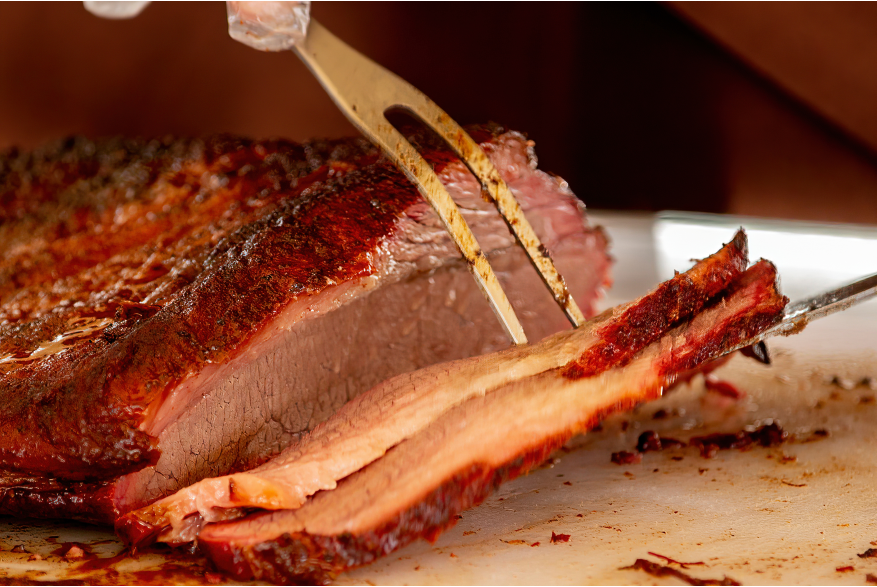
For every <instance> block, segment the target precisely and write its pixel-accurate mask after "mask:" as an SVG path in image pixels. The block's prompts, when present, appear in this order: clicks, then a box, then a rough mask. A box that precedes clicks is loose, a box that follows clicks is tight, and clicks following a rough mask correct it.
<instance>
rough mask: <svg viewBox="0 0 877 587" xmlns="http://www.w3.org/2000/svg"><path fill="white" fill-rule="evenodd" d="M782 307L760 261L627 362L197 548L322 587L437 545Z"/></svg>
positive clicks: (453, 425)
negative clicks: (349, 572) (584, 435)
mask: <svg viewBox="0 0 877 587" xmlns="http://www.w3.org/2000/svg"><path fill="white" fill-rule="evenodd" d="M787 302H788V300H787V299H786V298H785V297H783V296H782V295H780V294H779V292H778V290H777V287H776V271H775V269H774V267H773V266H772V265H771V264H770V263H767V262H765V261H761V262H759V263H757V264H755V265H754V266H753V267H751V268H750V269H748V270H747V271H746V272H745V273H744V274H743V275H741V276H740V277H739V278H738V279H736V280H735V281H734V282H733V283H732V284H731V286H730V288H729V289H728V291H727V292H726V294H725V295H723V296H722V297H721V300H720V301H719V302H717V303H714V304H711V305H708V306H707V307H706V308H705V309H703V310H702V311H701V312H699V313H697V314H696V315H695V316H694V318H692V319H691V320H690V321H688V322H686V323H684V324H682V325H679V326H677V327H675V328H674V329H672V330H670V331H669V332H667V334H665V335H664V336H662V337H661V338H660V339H659V340H657V341H655V342H653V343H651V344H650V345H648V346H646V347H645V348H644V349H643V350H642V351H640V352H639V353H637V354H636V355H635V356H634V357H633V358H632V359H631V360H630V361H629V362H623V364H622V365H618V366H611V365H607V366H606V368H604V369H603V370H601V371H600V372H598V373H595V374H593V375H591V376H584V377H571V376H570V374H569V373H568V372H567V369H566V368H564V367H561V368H554V369H549V370H546V371H543V372H542V373H538V374H536V375H531V376H526V377H522V378H520V379H518V380H515V381H512V382H510V383H508V384H505V385H501V386H499V387H497V388H496V389H493V390H491V391H490V392H489V393H486V394H484V395H480V396H477V397H473V398H470V399H468V400H466V401H464V402H462V403H460V404H459V405H457V406H455V407H453V408H451V409H450V410H448V411H446V412H445V413H443V414H442V415H441V416H439V417H438V418H436V419H435V420H434V421H433V422H432V423H431V424H430V425H428V426H426V427H425V428H423V429H422V430H420V431H419V432H417V433H416V434H414V435H412V436H411V437H410V438H407V439H406V440H404V441H402V442H401V443H400V444H398V445H397V446H395V447H394V448H393V449H392V450H390V451H388V452H387V453H386V454H385V455H384V456H383V457H381V458H380V459H378V460H376V461H374V462H372V463H371V464H370V465H368V466H366V467H365V468H363V469H361V470H359V471H358V472H356V473H354V474H352V475H350V476H349V477H347V478H345V479H343V480H342V481H341V482H339V483H338V486H337V487H336V488H335V489H334V490H331V491H323V492H320V493H318V494H317V495H315V496H314V497H313V499H311V500H309V501H307V502H306V503H305V504H304V505H303V506H302V507H300V508H298V509H286V510H279V511H274V512H264V513H257V514H252V515H249V516H247V517H244V518H242V519H239V520H235V521H231V522H217V523H211V524H207V525H205V526H204V528H203V529H202V530H201V531H200V534H199V535H198V541H199V544H200V545H201V546H202V547H203V548H205V549H206V551H207V552H208V554H209V555H210V557H211V559H212V560H213V561H214V563H215V564H217V566H219V567H220V568H222V569H223V570H225V571H226V572H229V573H231V574H232V575H233V576H234V577H236V578H238V579H253V578H255V579H259V580H266V581H272V582H290V581H292V582H298V581H321V582H322V581H326V580H329V579H331V578H332V577H333V576H334V575H335V574H337V573H338V572H340V571H343V570H345V569H348V568H351V567H355V566H359V565H362V564H366V563H368V562H371V561H373V560H375V558H377V557H379V556H382V555H386V554H388V553H389V552H392V551H394V550H396V549H397V548H400V547H401V546H404V545H405V544H407V543H409V542H411V541H412V540H415V539H417V538H426V539H429V540H434V539H435V538H436V537H437V536H438V535H439V534H440V533H441V532H442V531H443V530H444V529H446V528H448V527H450V526H453V525H454V524H455V523H456V520H457V516H458V515H459V514H460V513H461V512H462V511H463V510H465V509H467V508H469V507H472V506H474V505H477V504H478V503H480V502H481V501H483V500H484V499H485V498H486V497H487V496H488V495H490V493H491V492H492V491H493V490H494V489H496V487H498V486H499V485H500V484H501V483H502V482H504V481H506V480H508V479H512V478H514V477H516V476H518V475H520V474H521V473H523V472H526V471H527V470H529V469H531V468H532V467H534V466H536V465H538V464H539V463H541V462H542V461H543V460H544V459H546V458H547V457H548V456H549V455H550V454H551V452H552V451H554V450H556V449H557V448H559V447H560V446H561V445H563V443H564V442H565V441H566V440H568V439H569V438H570V437H571V436H572V435H574V434H576V433H579V432H582V431H585V430H588V429H589V428H591V427H593V426H594V425H595V424H597V423H598V422H599V421H600V420H601V419H602V418H604V417H605V416H607V415H608V414H610V413H613V412H615V411H618V410H624V409H630V408H632V407H633V406H635V405H637V404H639V403H642V402H644V401H649V400H653V399H656V398H658V397H660V396H661V394H662V392H663V390H665V389H666V388H667V387H668V386H671V385H672V384H673V383H674V381H675V378H676V375H677V374H678V373H685V372H686V371H689V370H691V369H694V368H696V367H697V366H698V365H702V364H704V363H706V362H707V361H710V360H711V359H714V358H716V357H717V356H719V355H721V354H722V353H723V352H724V351H725V350H726V349H729V348H732V347H733V346H734V345H736V344H738V343H739V342H742V341H744V340H746V339H748V338H749V337H751V336H754V335H755V334H757V333H758V332H761V331H762V330H764V329H766V328H768V327H770V326H771V325H773V324H775V323H776V322H777V321H778V320H779V319H781V317H782V312H783V309H784V307H785V305H786V303H787ZM586 326H587V325H586ZM587 350H588V349H587V348H584V349H582V352H583V353H587ZM477 360H479V359H470V361H477Z"/></svg>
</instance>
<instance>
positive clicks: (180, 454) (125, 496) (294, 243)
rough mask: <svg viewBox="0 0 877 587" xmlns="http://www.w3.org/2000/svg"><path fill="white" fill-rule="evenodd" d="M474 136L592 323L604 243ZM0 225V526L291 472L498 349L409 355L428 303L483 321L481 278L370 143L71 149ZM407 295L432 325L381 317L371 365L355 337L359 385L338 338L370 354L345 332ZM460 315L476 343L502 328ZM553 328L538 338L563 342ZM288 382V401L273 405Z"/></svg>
mask: <svg viewBox="0 0 877 587" xmlns="http://www.w3.org/2000/svg"><path fill="white" fill-rule="evenodd" d="M472 132H473V136H474V137H475V138H476V140H479V141H480V142H482V144H483V145H484V146H485V148H486V149H487V150H488V151H489V152H491V153H492V156H493V157H494V158H499V159H501V160H503V162H504V163H503V165H504V167H503V170H504V175H505V177H506V179H507V181H509V182H510V183H511V184H512V185H513V189H517V190H519V192H520V193H518V194H517V195H518V197H519V198H521V199H522V205H524V206H525V209H526V208H527V206H529V207H530V209H531V210H532V211H533V215H534V217H535V221H536V224H537V225H541V229H542V231H543V235H545V234H547V236H548V241H549V242H553V243H554V244H555V245H556V246H557V249H558V251H559V254H560V256H561V257H563V256H564V255H566V256H567V258H568V259H578V260H580V261H581V262H582V263H583V265H584V269H583V271H582V272H581V275H582V276H583V278H582V279H580V280H579V281H578V283H577V284H573V285H575V287H574V288H573V290H574V293H576V295H577V298H578V299H579V301H580V304H581V305H582V306H583V309H584V310H585V311H586V312H588V311H589V310H590V311H593V310H592V308H593V303H594V300H595V299H596V296H597V295H598V291H599V289H600V288H601V287H602V286H603V285H604V284H605V283H607V280H608V277H607V271H608V265H609V261H608V257H607V256H606V254H605V245H606V241H605V238H603V236H602V234H601V233H599V231H594V230H591V229H589V228H587V227H586V226H585V225H584V222H583V219H582V214H581V211H580V210H579V209H578V208H577V207H576V204H575V200H574V197H573V196H572V194H571V193H570V192H569V190H568V189H566V188H565V187H564V186H563V185H562V183H561V182H559V181H555V180H553V179H551V178H549V176H547V175H546V174H543V173H541V172H539V171H537V170H535V160H533V159H532V158H531V157H530V153H529V149H530V146H529V144H528V143H527V142H526V140H525V139H524V138H523V137H522V136H521V135H519V134H517V133H513V132H507V131H504V130H503V129H500V128H498V127H479V128H473V129H472ZM413 138H414V140H417V141H419V142H421V143H422V144H423V146H424V151H425V153H426V155H427V158H428V159H430V160H431V161H432V162H433V163H434V164H435V165H436V168H437V170H438V171H439V174H440V177H441V178H442V181H444V182H446V184H448V185H449V189H450V190H451V191H452V192H454V193H456V195H457V196H459V197H461V198H462V199H463V200H465V201H466V203H464V204H461V205H462V206H463V207H464V216H467V220H469V221H470V223H472V224H473V229H475V228H477V227H478V226H481V228H482V231H481V232H482V233H481V234H479V239H481V238H482V237H484V240H483V242H482V244H483V246H484V248H485V250H487V251H500V252H502V251H504V250H505V249H509V248H511V241H510V236H509V235H508V231H507V229H505V227H504V226H502V224H501V221H497V220H492V218H495V216H489V215H485V212H484V205H483V203H481V204H479V203H477V202H476V203H471V202H472V201H475V200H480V197H479V195H478V194H477V193H476V192H473V190H472V187H471V185H470V184H471V183H472V181H471V179H467V178H466V172H465V171H464V170H463V169H462V166H461V165H460V164H458V163H453V162H451V160H450V159H449V158H448V157H447V156H446V155H445V154H444V153H442V152H441V151H440V150H438V149H436V148H435V147H434V145H432V144H431V143H430V142H429V139H427V138H423V137H417V136H415V137H413ZM499 159H498V160H499ZM467 182H468V183H467ZM515 186H517V188H516V187H515ZM470 204H471V205H470ZM555 204H556V205H555ZM540 211H544V213H543V212H540ZM0 217H2V222H0V252H2V253H3V255H2V256H0V391H2V393H0V513H12V514H16V515H43V516H61V517H65V516H70V517H78V518H82V519H88V520H91V521H113V520H114V519H115V518H116V516H118V515H119V514H120V513H121V512H124V511H126V510H127V509H130V508H131V507H141V506H142V505H145V503H149V502H150V501H152V500H154V499H155V498H156V497H161V496H162V495H165V494H167V493H168V492H170V491H173V490H175V489H176V488H177V487H179V486H180V485H181V484H188V483H192V482H195V481H197V480H198V479H200V478H201V477H203V476H205V475H216V474H222V473H226V472H228V471H229V470H230V469H232V468H240V467H243V466H252V465H253V464H258V463H259V462H262V461H264V460H265V459H267V458H270V457H271V456H274V455H275V454H276V453H277V452H278V451H279V450H281V449H282V448H283V447H284V446H285V445H286V444H288V443H289V442H291V441H292V440H294V439H295V438H296V437H297V436H296V435H298V434H300V433H302V432H305V431H307V430H308V429H309V428H312V427H313V426H315V425H316V424H318V423H319V422H320V421H322V420H323V419H325V418H326V417H328V415H330V414H331V413H332V412H333V411H334V410H335V409H337V408H338V407H340V406H341V405H342V404H343V403H344V402H346V401H347V400H348V399H350V397H352V396H355V395H356V394H357V393H359V392H361V391H364V390H365V389H367V387H365V388H358V387H357V385H358V384H354V383H351V381H358V380H362V385H367V384H369V380H368V377H369V376H371V377H376V378H378V379H376V380H373V381H372V383H371V384H374V383H376V382H377V381H379V380H380V379H381V378H385V377H389V376H392V375H395V374H396V373H399V372H402V371H405V370H411V369H416V368H419V367H423V366H425V365H427V364H430V363H432V362H436V361H441V360H448V359H449V358H456V357H459V356H467V354H476V353H481V352H486V351H488V350H492V349H493V348H495V346H493V345H495V344H496V342H495V339H491V338H490V337H487V338H485V339H484V340H468V341H466V344H460V345H458V346H459V349H455V348H454V344H453V341H449V343H445V348H444V349H442V348H440V347H436V346H435V345H436V344H437V341H436V340H433V339H431V338H429V337H428V336H420V337H411V336H407V335H408V330H407V329H408V326H407V324H406V316H409V315H410V316H411V317H412V319H413V317H414V316H417V315H419V313H430V312H431V313H432V314H433V315H435V316H443V317H444V314H442V312H446V310H445V309H443V308H445V306H446V305H447V304H446V303H445V302H444V301H443V300H442V298H441V296H432V294H431V293H429V292H430V289H429V285H430V283H432V282H433V281H435V282H436V283H440V284H441V285H439V286H436V287H442V286H447V285H448V284H450V285H452V286H454V287H453V288H452V291H451V293H455V292H456V295H457V296H458V298H459V301H460V302H466V303H468V301H469V300H470V298H471V295H470V294H471V292H472V291H474V290H475V288H474V286H472V284H471V281H472V280H471V278H468V280H463V279H458V278H457V277H456V276H457V275H458V274H459V275H460V277H464V276H465V275H464V274H465V267H464V266H462V265H461V264H460V263H459V262H457V261H456V260H455V259H456V251H454V249H453V247H452V246H450V245H449V241H448V239H447V236H446V234H445V233H444V231H443V229H442V228H441V227H440V226H439V225H437V224H436V222H435V221H434V214H433V213H432V212H431V210H429V208H428V206H427V205H426V204H425V202H423V200H422V199H421V198H420V196H419V195H418V194H417V192H416V190H415V189H414V188H413V186H411V185H410V184H409V183H408V182H407V181H406V180H405V179H404V178H403V177H402V176H401V175H400V174H399V173H398V172H397V171H396V170H395V169H394V168H393V167H392V166H391V165H389V164H388V163H387V162H386V161H384V160H383V159H382V158H380V157H379V154H378V153H377V152H376V151H375V150H374V149H373V148H372V147H371V146H370V145H369V144H367V143H365V142H364V141H361V140H354V139H346V140H338V141H314V142H311V143H306V144H302V145H299V144H295V143H291V142H287V141H249V140H244V139H238V138H232V137H215V138H211V139H205V140H191V141H186V140H167V141H152V142H139V141H123V140H111V141H103V142H96V143H95V142H89V141H85V140H80V139H76V140H71V141H67V142H61V143H58V144H56V145H53V146H50V147H47V148H44V149H42V150H39V151H35V152H32V153H18V152H16V151H10V152H7V153H6V154H5V155H3V156H2V157H0ZM537 228H538V226H537ZM476 234H478V231H477V230H476ZM553 248H554V247H553V246H552V249H553ZM513 257H514V252H513V251H511V252H510V253H509V254H504V255H502V256H501V258H499V259H497V261H498V262H500V265H503V261H505V266H508V272H509V274H515V273H516V272H517V271H518V268H519V267H520V266H521V263H520V262H519V261H517V260H514V261H511V259H512V258H513ZM525 289H528V288H525ZM529 289H531V290H532V288H529ZM366 294H368V295H366ZM411 294H414V295H413V297H414V298H417V299H421V303H424V304H425V305H424V306H423V307H422V308H419V309H417V310H416V311H414V312H412V311H411V310H412V309H411V308H408V309H406V308H404V307H403V308H400V309H399V308H397V309H396V311H395V315H393V316H382V317H381V318H382V320H383V321H382V322H381V324H386V325H387V328H386V329H385V330H383V331H381V330H380V328H378V329H376V334H375V338H374V339H373V340H372V341H370V342H371V345H369V341H368V340H367V338H368V337H367V333H368V332H369V330H368V328H363V327H362V326H360V327H359V329H358V331H361V332H363V333H366V334H363V338H364V339H365V340H364V342H365V344H366V347H365V348H370V351H369V352H370V353H374V352H376V351H377V352H378V353H379V354H378V355H376V356H374V357H364V358H363V360H361V361H359V363H361V365H360V364H359V363H357V364H356V365H354V366H353V367H348V366H347V365H348V364H350V363H351V361H352V360H353V359H349V360H348V357H349V356H350V355H349V351H347V350H345V349H346V347H345V346H343V345H340V343H341V341H340V340H339V337H340V338H343V339H344V345H350V348H351V349H352V348H363V343H362V342H359V341H358V339H357V338H355V337H352V336H351V334H350V333H345V332H344V329H345V328H348V329H349V324H350V323H351V322H350V321H351V319H359V320H364V321H365V323H367V322H368V319H369V318H371V317H375V318H377V317H378V314H380V313H381V312H383V311H384V310H383V306H386V305H391V306H394V307H395V305H397V304H398V302H399V300H404V299H406V298H407V297H409V295H411ZM382 296H383V297H382ZM534 299H535V298H533V297H532V295H530V293H527V292H524V293H523V294H521V299H520V300H519V302H522V303H524V304H536V305H538V303H536V302H534ZM370 300H374V302H371V301H370ZM381 300H383V306H382V303H381ZM513 303H515V300H514V299H513ZM369 304H371V305H369ZM431 304H435V305H438V307H436V306H435V305H431ZM450 307H451V308H452V309H453V311H452V312H451V316H459V319H461V320H463V321H464V323H465V324H480V323H481V322H480V321H481V320H482V315H487V313H485V312H484V311H483V310H482V309H481V308H480V307H475V306H472V307H463V308H457V307H456V305H454V304H452V305H451V306H450ZM488 312H489V310H488ZM315 317H319V320H315V319H314V318H315ZM357 317H358V318H357ZM410 321H411V320H410V319H408V320H407V322H410ZM549 322H550V323H548V324H545V325H543V328H542V330H541V332H542V334H541V336H544V334H547V333H550V332H553V331H554V330H556V329H557V328H558V326H557V324H558V322H557V321H554V322H551V321H549ZM345 324H347V325H348V326H345ZM400 327H401V328H400ZM452 327H453V324H452V323H448V324H447V326H445V328H452ZM468 329H469V327H468V326H467V327H465V328H458V330H459V331H460V333H461V334H460V335H461V336H468V334H466V333H467V332H468ZM400 330H401V332H400ZM488 330H489V328H488ZM537 330H538V328H537ZM435 332H436V336H437V337H439V339H438V340H441V337H446V336H447V334H448V333H447V332H445V330H442V329H441V328H437V329H436V331H435ZM400 334H401V335H402V336H401V337H400ZM406 336H407V339H410V342H401V341H399V340H396V339H399V338H405V337H406ZM491 336H492V335H491ZM470 338H471V337H470ZM394 340H395V342H396V343H398V344H397V345H396V348H395V349H394V348H393V344H394ZM333 341H334V342H333ZM422 343H426V345H425V346H427V347H429V352H424V351H417V349H420V348H422V347H424V344H422ZM406 345H408V346H406ZM409 347H410V348H409ZM333 349H334V351H335V352H338V351H339V350H343V351H344V352H345V353H347V354H346V355H345V357H344V361H347V363H344V362H341V363H338V362H337V361H338V359H337V358H335V357H333V356H332V354H333ZM415 351H416V352H415ZM381 353H382V354H381ZM412 353H413V354H412ZM459 353H463V354H459ZM393 357H400V358H399V359H395V358H393ZM369 361H372V362H373V364H374V365H375V366H376V367H375V368H374V369H372V371H374V373H373V374H369V375H368V376H363V375H364V373H360V371H361V370H362V369H363V368H365V365H368V364H369ZM326 363H330V364H331V363H336V365H337V366H334V367H330V368H329V370H328V371H326V366H325V365H326ZM271 364H274V365H276V366H277V368H276V369H271V368H270V367H267V365H271ZM348 369H353V370H348ZM356 369H359V371H357V370H356ZM283 380H286V381H288V382H289V383H287V384H286V385H287V386H288V385H294V386H295V387H294V388H292V391H290V390H289V389H286V388H283V387H282V386H281V387H280V388H277V389H275V388H274V387H271V386H273V385H275V384H276V385H280V384H281V383H282V381H283ZM269 384H270V385H269ZM266 385H267V386H268V387H267V388H265V389H263V388H262V387H263V386H266ZM299 390H301V391H299ZM305 391H306V392H307V393H305ZM299 393H301V395H300V396H297V395H295V394H299ZM291 394H292V395H291ZM260 402H261V404H260ZM224 405H227V406H229V409H228V410H226V411H225V413H223V406H224ZM296 406H298V407H296ZM290 407H296V409H297V410H299V412H300V413H295V414H291V415H290ZM253 413H255V414H256V415H255V416H253V415H252V414H253ZM247 418H250V419H252V418H255V420H254V421H249V420H248V421H247V422H244V423H243V424H241V423H240V422H239V420H246V419H247ZM283 418H286V419H283ZM260 419H261V420H260ZM205 420H206V421H209V422H211V426H208V427H207V428H206V429H205V427H204V424H203V422H204V421H205ZM262 420H264V422H263V421H262ZM223 422H224V424H223ZM238 424H240V425H238ZM193 438H194V439H196V440H194V441H193ZM226 447H232V448H233V450H226Z"/></svg>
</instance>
